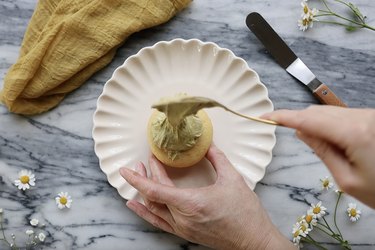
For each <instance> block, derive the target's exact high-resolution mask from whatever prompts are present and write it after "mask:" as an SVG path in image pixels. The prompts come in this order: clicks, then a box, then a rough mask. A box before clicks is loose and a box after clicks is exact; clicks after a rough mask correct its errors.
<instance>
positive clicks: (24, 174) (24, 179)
mask: <svg viewBox="0 0 375 250" xmlns="http://www.w3.org/2000/svg"><path fill="white" fill-rule="evenodd" d="M14 185H16V186H17V187H18V189H22V190H26V189H29V188H30V186H35V175H34V174H33V173H32V172H31V171H30V170H21V171H20V172H19V173H18V179H17V180H15V181H14Z"/></svg>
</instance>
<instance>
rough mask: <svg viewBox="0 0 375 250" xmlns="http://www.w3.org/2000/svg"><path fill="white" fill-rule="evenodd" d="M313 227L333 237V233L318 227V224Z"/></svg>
mask: <svg viewBox="0 0 375 250" xmlns="http://www.w3.org/2000/svg"><path fill="white" fill-rule="evenodd" d="M315 228H317V229H319V230H320V231H322V232H323V233H325V234H327V235H328V236H331V237H333V238H335V237H334V235H335V234H334V233H330V232H327V231H326V230H325V229H323V228H321V227H319V226H318V225H316V226H315Z"/></svg>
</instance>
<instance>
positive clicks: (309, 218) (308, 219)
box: [299, 211, 318, 229]
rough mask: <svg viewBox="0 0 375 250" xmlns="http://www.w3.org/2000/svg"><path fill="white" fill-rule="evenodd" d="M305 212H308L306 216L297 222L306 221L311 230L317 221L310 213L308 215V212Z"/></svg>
mask: <svg viewBox="0 0 375 250" xmlns="http://www.w3.org/2000/svg"><path fill="white" fill-rule="evenodd" d="M307 212H308V213H307V214H305V215H303V216H301V218H300V220H299V221H306V222H307V224H309V225H310V227H311V229H312V227H313V226H316V225H317V224H318V220H317V219H315V218H314V216H313V214H312V212H311V213H309V211H307Z"/></svg>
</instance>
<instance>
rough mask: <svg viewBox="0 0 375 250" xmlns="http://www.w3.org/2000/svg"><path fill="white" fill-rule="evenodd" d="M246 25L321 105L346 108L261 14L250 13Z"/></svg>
mask: <svg viewBox="0 0 375 250" xmlns="http://www.w3.org/2000/svg"><path fill="white" fill-rule="evenodd" d="M246 25H247V27H249V29H250V30H251V31H252V32H253V33H254V34H255V35H256V37H258V39H259V40H260V41H261V42H262V43H263V45H264V46H265V47H266V49H267V50H268V52H269V53H270V54H271V55H272V56H273V57H274V58H275V60H276V62H277V63H278V64H279V65H280V66H281V67H283V68H284V69H285V70H286V71H287V72H288V73H289V74H291V75H292V76H294V77H295V78H296V79H297V80H299V81H300V82H302V83H303V84H305V85H306V86H307V87H308V88H309V89H310V90H311V91H312V92H313V94H314V96H316V97H317V98H318V99H319V101H320V102H321V103H323V104H328V105H334V106H342V107H346V104H345V103H344V102H343V101H341V100H340V98H338V97H337V96H336V95H335V94H334V93H333V92H332V90H331V89H330V88H328V86H327V85H325V84H324V83H322V82H320V81H319V80H318V78H316V76H315V75H314V74H313V73H312V72H311V70H310V69H309V68H308V67H307V66H306V65H305V64H304V63H303V62H302V61H301V59H299V58H298V57H297V56H296V55H295V54H294V53H293V51H292V50H291V49H290V48H289V47H288V45H286V43H285V42H284V41H283V40H282V39H281V38H280V37H279V35H277V34H276V32H275V31H274V30H273V29H272V27H271V26H270V25H269V24H268V23H267V22H266V20H264V18H263V17H262V16H261V15H260V14H259V13H257V12H253V13H250V14H249V15H248V16H247V18H246Z"/></svg>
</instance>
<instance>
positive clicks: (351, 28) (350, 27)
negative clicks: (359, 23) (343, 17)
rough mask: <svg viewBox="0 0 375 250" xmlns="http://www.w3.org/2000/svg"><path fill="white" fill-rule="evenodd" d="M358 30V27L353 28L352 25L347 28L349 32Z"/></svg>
mask: <svg viewBox="0 0 375 250" xmlns="http://www.w3.org/2000/svg"><path fill="white" fill-rule="evenodd" d="M357 29H358V28H357V27H354V26H351V25H348V26H346V30H347V31H349V32H353V31H356V30H357Z"/></svg>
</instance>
